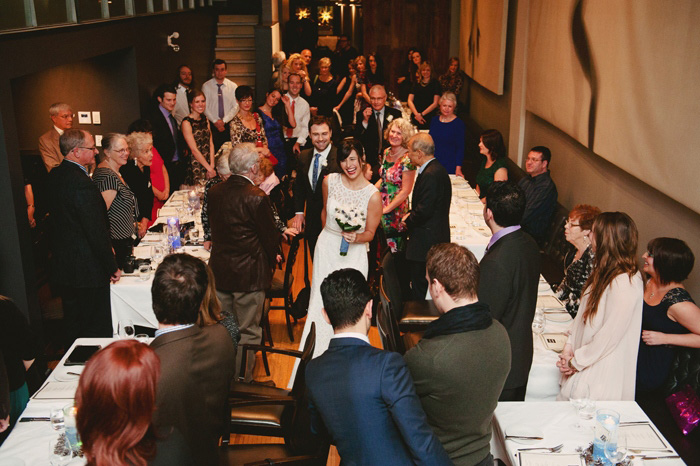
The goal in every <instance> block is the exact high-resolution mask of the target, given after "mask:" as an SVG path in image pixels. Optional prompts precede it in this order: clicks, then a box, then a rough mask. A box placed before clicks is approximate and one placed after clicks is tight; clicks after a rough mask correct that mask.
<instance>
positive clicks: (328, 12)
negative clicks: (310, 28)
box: [318, 7, 333, 26]
mask: <svg viewBox="0 0 700 466" xmlns="http://www.w3.org/2000/svg"><path fill="white" fill-rule="evenodd" d="M318 19H319V22H318V23H319V24H320V25H322V26H327V25H329V24H330V23H331V21H332V20H333V8H332V7H325V8H323V9H322V10H321V11H319V12H318Z"/></svg>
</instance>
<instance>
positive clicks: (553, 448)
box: [518, 443, 564, 453]
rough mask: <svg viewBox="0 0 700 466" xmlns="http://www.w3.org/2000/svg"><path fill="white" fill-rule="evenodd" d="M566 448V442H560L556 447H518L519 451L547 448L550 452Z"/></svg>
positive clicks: (557, 451)
mask: <svg viewBox="0 0 700 466" xmlns="http://www.w3.org/2000/svg"><path fill="white" fill-rule="evenodd" d="M562 448H564V444H563V443H560V444H559V445H557V446H556V447H531V448H518V451H519V452H520V451H530V450H547V451H549V452H550V453H559V452H560V451H561V449H562Z"/></svg>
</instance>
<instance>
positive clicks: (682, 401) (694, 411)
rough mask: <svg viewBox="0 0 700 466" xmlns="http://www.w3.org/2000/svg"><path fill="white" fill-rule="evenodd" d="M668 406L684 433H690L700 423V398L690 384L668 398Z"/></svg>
mask: <svg viewBox="0 0 700 466" xmlns="http://www.w3.org/2000/svg"><path fill="white" fill-rule="evenodd" d="M666 406H668V409H669V410H670V411H671V416H673V420H674V421H676V424H677V425H678V428H679V429H681V432H683V435H688V434H689V433H690V432H692V431H693V429H695V428H696V427H697V426H698V424H699V423H700V398H698V395H697V394H696V393H695V390H693V388H692V387H691V386H690V385H685V386H684V387H683V388H682V389H681V390H680V391H678V392H676V393H674V394H672V395H669V396H668V397H667V398H666Z"/></svg>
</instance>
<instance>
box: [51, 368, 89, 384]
mask: <svg viewBox="0 0 700 466" xmlns="http://www.w3.org/2000/svg"><path fill="white" fill-rule="evenodd" d="M83 369H85V366H63V367H60V368H56V369H55V370H54V371H53V372H52V373H51V375H52V376H53V378H54V379H56V380H57V381H59V382H74V381H76V380H78V379H79V378H80V376H79V375H74V374H69V373H68V372H74V373H76V374H81V373H82V372H83Z"/></svg>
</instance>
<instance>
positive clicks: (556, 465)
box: [520, 452, 585, 466]
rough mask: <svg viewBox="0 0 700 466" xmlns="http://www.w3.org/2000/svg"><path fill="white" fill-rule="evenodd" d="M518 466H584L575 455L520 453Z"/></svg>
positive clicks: (579, 457)
mask: <svg viewBox="0 0 700 466" xmlns="http://www.w3.org/2000/svg"><path fill="white" fill-rule="evenodd" d="M520 466H585V463H584V461H583V458H581V455H579V454H576V453H530V452H527V453H526V452H521V453H520Z"/></svg>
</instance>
